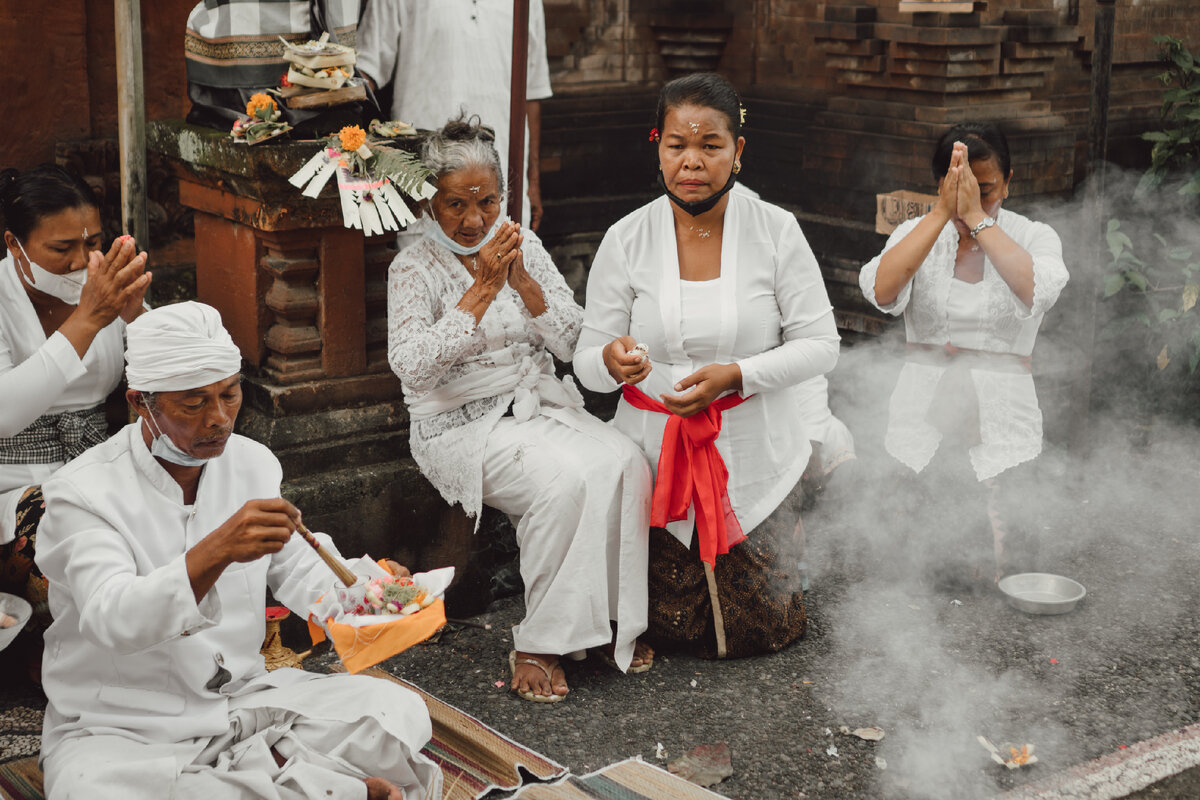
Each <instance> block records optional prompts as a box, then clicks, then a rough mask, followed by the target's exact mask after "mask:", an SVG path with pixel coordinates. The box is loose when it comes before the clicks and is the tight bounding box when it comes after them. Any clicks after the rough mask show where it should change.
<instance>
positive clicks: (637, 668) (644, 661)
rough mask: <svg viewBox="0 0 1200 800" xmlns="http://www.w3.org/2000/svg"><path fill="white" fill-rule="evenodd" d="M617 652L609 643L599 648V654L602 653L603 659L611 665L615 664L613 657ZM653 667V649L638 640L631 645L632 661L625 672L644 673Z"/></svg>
mask: <svg viewBox="0 0 1200 800" xmlns="http://www.w3.org/2000/svg"><path fill="white" fill-rule="evenodd" d="M616 650H617V646H616V644H615V643H614V642H609V643H608V644H606V645H604V647H601V648H600V652H602V653H604V655H605V657H606V658H607V659H608V660H609V661H611V662H612V663H614V664H615V663H616V657H615V656H614V655H613V654H614V653H615V652H616ZM652 666H654V648H653V647H651V646H650V645H648V644H646V643H645V642H643V641H642V640H641V639H638V640H637V641H635V642H634V643H633V660H632V661H630V662H629V669H628V670H627V672H633V673H638V672H645V671H646V670H648V669H650V668H651V667H652Z"/></svg>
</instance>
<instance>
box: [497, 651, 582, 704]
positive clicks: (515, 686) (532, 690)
mask: <svg viewBox="0 0 1200 800" xmlns="http://www.w3.org/2000/svg"><path fill="white" fill-rule="evenodd" d="M510 661H511V666H512V673H513V678H512V683H510V684H509V689H511V690H512V691H514V692H516V693H517V694H519V695H521V696H526V695H529V694H532V695H533V696H534V697H535V698H536V697H544V698H550V697H565V696H566V694H567V692H569V691H570V689H569V688H568V687H567V675H566V673H565V672H563V668H562V666H561V665H560V664H559V663H558V656H556V655H554V654H552V653H523V652H521V651H520V650H517V651H516V652H514V653H513V656H512V658H511V659H510ZM531 661H532V662H535V663H529V662H531ZM527 699H528V698H527Z"/></svg>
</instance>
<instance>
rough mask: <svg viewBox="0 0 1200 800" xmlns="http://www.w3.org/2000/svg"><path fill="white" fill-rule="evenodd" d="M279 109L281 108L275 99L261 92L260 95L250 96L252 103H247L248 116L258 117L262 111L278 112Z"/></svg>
mask: <svg viewBox="0 0 1200 800" xmlns="http://www.w3.org/2000/svg"><path fill="white" fill-rule="evenodd" d="M278 108H279V106H278V105H276V103H275V98H273V97H271V95H269V94H263V93H262V92H259V93H258V94H252V95H250V102H248V103H246V116H248V117H253V116H257V114H258V112H259V111H260V110H261V109H269V110H270V111H276V110H278Z"/></svg>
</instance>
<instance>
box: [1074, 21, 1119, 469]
mask: <svg viewBox="0 0 1200 800" xmlns="http://www.w3.org/2000/svg"><path fill="white" fill-rule="evenodd" d="M1115 17H1116V8H1115V0H1096V27H1095V33H1094V37H1093V43H1092V102H1091V111H1090V114H1089V116H1088V151H1087V155H1088V158H1087V163H1088V178H1087V180H1088V183H1087V195H1086V198H1085V203H1084V213H1085V215H1086V218H1085V220H1084V221H1083V222H1084V225H1085V230H1086V239H1085V242H1086V245H1085V247H1084V261H1083V263H1084V264H1086V265H1088V266H1089V267H1090V269H1091V270H1093V271H1094V274H1085V276H1084V278H1085V284H1086V285H1085V287H1084V296H1083V301H1082V308H1081V314H1082V316H1081V319H1083V320H1085V324H1084V326H1083V328H1084V330H1083V334H1082V337H1081V342H1080V347H1081V349H1082V350H1083V366H1082V367H1081V369H1080V374H1079V384H1078V391H1076V392H1074V393H1073V396H1074V398H1075V402H1074V406H1075V408H1074V409H1073V410H1072V414H1071V423H1070V424H1071V430H1070V448H1071V451H1072V452H1073V453H1075V454H1077V455H1085V454H1086V453H1087V450H1088V438H1089V432H1090V428H1091V419H1090V417H1091V403H1092V363H1093V361H1094V360H1095V351H1096V305H1097V300H1098V298H1099V296H1100V293H1101V292H1102V291H1103V285H1104V271H1103V270H1102V269H1101V266H1100V265H1101V264H1103V263H1104V259H1105V257H1106V254H1107V248H1106V246H1105V243H1104V228H1105V218H1106V216H1107V214H1106V210H1107V207H1106V204H1105V200H1104V180H1105V172H1106V169H1107V162H1106V161H1105V159H1106V157H1107V155H1108V106H1109V94H1110V90H1111V88H1112V60H1113V30H1114V27H1115Z"/></svg>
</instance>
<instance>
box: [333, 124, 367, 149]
mask: <svg viewBox="0 0 1200 800" xmlns="http://www.w3.org/2000/svg"><path fill="white" fill-rule="evenodd" d="M338 138H339V139H341V140H342V150H344V151H346V152H347V153H353V152H354V151H355V150H357V149H358V148H360V147H362V146H363V145H364V144H366V143H367V133H366V131H364V130H363V129H362V128H360V127H358V126H357V125H347V126H346V127H344V128H342V129H341V130H340V131H338Z"/></svg>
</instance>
